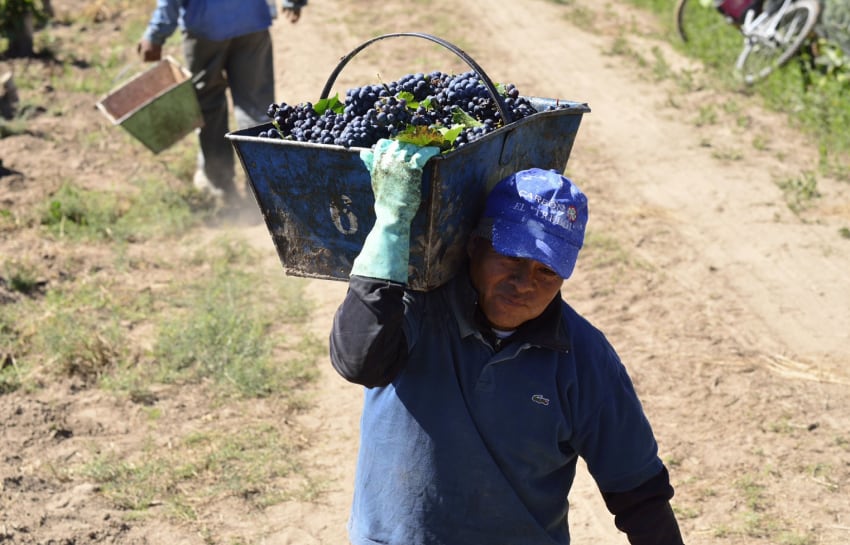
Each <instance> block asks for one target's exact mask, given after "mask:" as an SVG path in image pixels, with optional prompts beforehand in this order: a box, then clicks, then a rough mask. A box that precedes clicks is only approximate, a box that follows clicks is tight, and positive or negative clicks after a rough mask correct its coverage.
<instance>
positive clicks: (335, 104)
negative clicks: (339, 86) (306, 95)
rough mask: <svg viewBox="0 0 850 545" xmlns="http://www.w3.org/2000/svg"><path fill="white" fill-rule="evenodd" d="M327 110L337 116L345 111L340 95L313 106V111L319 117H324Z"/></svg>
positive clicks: (324, 99)
mask: <svg viewBox="0 0 850 545" xmlns="http://www.w3.org/2000/svg"><path fill="white" fill-rule="evenodd" d="M327 110H330V111H332V112H334V113H336V114H341V113H342V112H343V111H345V104H344V103H342V102H340V100H339V94H338V93H337V94H335V95H334V96H332V97H330V98H323V99H321V100H319V101H318V102H317V103H316V104H315V105H313V111H314V112H316V113H317V114H319V115H322V114H323V113H325V112H326V111H327Z"/></svg>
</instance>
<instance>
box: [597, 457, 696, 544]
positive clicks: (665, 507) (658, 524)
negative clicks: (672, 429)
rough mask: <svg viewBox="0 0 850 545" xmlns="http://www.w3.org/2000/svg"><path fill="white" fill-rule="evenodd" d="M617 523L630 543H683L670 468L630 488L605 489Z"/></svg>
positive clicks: (607, 502) (605, 496) (604, 496)
mask: <svg viewBox="0 0 850 545" xmlns="http://www.w3.org/2000/svg"><path fill="white" fill-rule="evenodd" d="M602 497H603V498H605V505H607V506H608V510H609V511H610V512H611V513H612V514H613V515H614V524H616V526H617V528H618V529H619V530H620V531H622V532H624V533H625V534H626V535H627V536H628V537H629V543H631V545H682V534H681V532H680V531H679V524H678V523H677V522H676V515H674V514H673V508H672V507H671V506H670V499H671V498H672V497H673V487H672V486H670V476H669V475H668V473H667V468H664V469H662V470H661V472H660V473H659V474H658V475H656V476H655V477H653V478H651V479H649V480H648V481H646V482H645V483H643V484H642V485H640V486H638V487H637V488H635V489H633V490H629V491H628V492H605V491H603V492H602Z"/></svg>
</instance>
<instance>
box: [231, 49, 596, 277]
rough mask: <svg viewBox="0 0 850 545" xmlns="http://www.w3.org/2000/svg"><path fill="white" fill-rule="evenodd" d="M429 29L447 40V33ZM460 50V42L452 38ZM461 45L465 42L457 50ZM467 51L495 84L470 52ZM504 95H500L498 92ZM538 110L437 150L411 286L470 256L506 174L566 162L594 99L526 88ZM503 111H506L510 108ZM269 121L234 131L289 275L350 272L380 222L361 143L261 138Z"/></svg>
mask: <svg viewBox="0 0 850 545" xmlns="http://www.w3.org/2000/svg"><path fill="white" fill-rule="evenodd" d="M398 35H399V34H392V35H385V36H379V37H378V38H374V39H372V40H370V41H369V42H366V43H365V44H363V45H362V46H360V47H359V48H358V49H356V50H354V51H353V52H352V53H350V54H349V56H348V57H345V58H343V60H342V61H341V63H340V66H338V67H337V70H336V71H335V72H334V74H332V75H331V78H330V79H329V81H328V84H327V85H326V86H325V89H324V91H323V92H322V96H321V98H327V94H328V92H329V90H330V87H331V85H332V84H333V81H334V79H335V77H336V75H337V74H338V73H339V71H340V69H341V67H342V66H343V65H344V64H345V63H346V62H347V61H348V60H349V59H350V58H351V56H353V55H354V54H356V52H357V51H359V50H361V49H362V48H363V47H365V46H366V45H368V44H370V43H372V42H374V41H376V40H378V39H382V38H385V37H389V36H398ZM403 35H412V36H419V37H423V38H427V39H429V40H432V41H437V43H441V44H442V45H447V44H446V43H445V42H444V41H442V40H440V39H439V38H434V37H432V36H429V35H422V34H403ZM447 47H449V48H450V49H452V48H453V47H454V46H451V44H448V45H447ZM452 50H453V51H455V53H458V52H459V51H460V50H457V49H456V48H453V49H452ZM458 54H460V55H461V56H462V57H463V58H464V60H465V61H467V64H469V65H470V66H471V67H472V68H473V70H475V71H476V72H477V73H478V75H479V76H480V77H481V79H482V80H483V81H485V83H486V84H487V85H488V87H490V88H491V94H493V93H495V88H494V86H493V84H492V82H490V80H489V78H488V77H487V75H486V74H484V72H483V71H482V70H481V69H480V68H479V67H478V66H477V64H475V63H474V61H472V60H471V59H469V58H468V57H466V56H465V54H463V53H462V52H460V53H458ZM494 98H496V100H497V102H500V101H501V99H500V98H499V97H498V95H495V96H494ZM527 98H528V99H529V100H530V101H531V102H532V105H533V106H534V108H535V110H537V112H538V113H535V114H532V115H530V116H527V117H524V118H522V119H520V120H518V121H516V122H507V123H505V125H504V126H502V127H501V128H499V129H497V130H495V131H493V132H491V133H489V134H487V135H485V136H484V137H482V138H480V139H479V140H476V141H474V142H472V143H470V144H467V145H465V146H463V147H461V148H460V149H458V150H456V151H453V152H451V153H447V154H443V155H439V156H436V157H433V158H432V159H430V160H429V161H428V163H426V165H425V168H424V170H423V175H422V204H421V206H420V208H419V210H418V212H417V213H416V216H415V217H414V219H413V223H412V226H411V240H410V263H409V268H408V271H409V278H408V286H409V287H410V288H412V289H415V290H419V291H428V290H431V289H434V288H436V287H438V286H440V285H442V284H443V283H445V282H446V281H447V280H449V279H450V278H451V277H452V276H453V275H454V274H455V273H456V271H457V269H458V267H459V266H460V265H461V264H462V263H463V261H464V259H465V252H466V240H467V238H468V236H469V233H470V231H471V230H472V229H473V228H474V226H475V225H474V224H475V222H476V221H477V218H478V216H479V215H480V213H481V211H482V210H483V205H484V199H485V197H486V195H487V193H488V192H489V190H490V189H491V188H492V187H493V185H495V184H496V183H497V182H498V181H499V180H501V179H502V178H504V177H506V176H508V175H509V174H511V173H513V172H516V171H517V170H522V169H526V168H531V167H539V168H544V169H556V170H558V171H563V169H564V168H565V167H566V164H567V159H568V158H569V156H570V152H571V150H572V146H573V142H574V140H575V137H576V133H577V131H578V127H579V123H580V122H581V118H582V115H583V114H584V113H587V112H589V111H590V109H589V108H588V106H587V104H584V103H578V102H571V101H564V100H555V99H548V98H537V97H527ZM555 104H559V105H561V106H566V108H563V109H558V110H551V111H544V110H545V109H546V108H547V107H549V106H552V105H555ZM503 116H504V111H503ZM271 126H272V124H271V123H268V124H265V125H260V126H256V127H251V128H248V129H243V130H240V131H236V132H232V133H229V134H228V135H227V138H228V139H230V140H231V143H232V144H233V146H234V148H235V149H236V152H237V154H238V156H239V159H240V161H241V162H242V166H243V168H244V169H245V172H246V175H247V178H248V181H249V184H250V187H251V188H252V191H253V193H254V197H255V198H256V200H257V203H258V204H259V207H260V210H261V211H262V214H263V217H264V219H265V222H266V226H267V227H268V230H269V233H270V234H271V237H272V241H273V242H274V245H275V248H276V249H277V252H278V255H279V257H280V260H281V263H282V265H283V268H284V271H285V273H286V274H291V275H295V276H305V277H313V278H323V279H330V280H348V275H349V273H350V271H351V266H352V263H353V261H354V258H355V257H357V255H358V254H359V252H360V249H361V248H362V246H363V242H364V240H365V238H366V235H367V234H368V233H369V230H370V229H371V228H372V226H373V225H374V223H375V214H374V211H373V206H374V197H373V194H372V186H371V179H370V175H369V171H368V170H367V169H366V166H365V165H364V164H363V162H362V161H361V160H360V150H361V149H362V148H344V147H341V146H334V145H323V144H312V143H304V142H296V141H286V140H279V139H269V138H259V137H258V136H257V135H258V134H259V133H260V132H261V131H263V130H268V129H269V128H271Z"/></svg>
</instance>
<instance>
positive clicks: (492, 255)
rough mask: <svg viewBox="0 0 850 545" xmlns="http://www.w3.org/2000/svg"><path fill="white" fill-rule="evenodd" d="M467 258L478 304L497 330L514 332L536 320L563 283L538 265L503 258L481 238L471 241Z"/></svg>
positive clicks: (543, 266) (526, 260)
mask: <svg viewBox="0 0 850 545" xmlns="http://www.w3.org/2000/svg"><path fill="white" fill-rule="evenodd" d="M469 257H470V265H469V270H470V275H471V277H472V285H473V286H474V287H475V289H476V290H477V291H478V304H479V305H480V306H481V310H482V311H483V312H484V316H485V317H486V318H487V320H488V321H489V322H490V325H491V326H493V327H494V328H496V329H503V330H512V329H516V328H517V327H519V326H520V325H521V324H523V323H524V322H527V321H528V320H531V319H532V318H536V317H537V316H539V315H540V314H541V313H542V312H543V311H544V310H546V307H547V306H549V303H551V302H552V299H553V298H554V297H555V295H556V294H557V293H558V291H559V290H560V289H561V285H562V284H563V283H564V280H563V279H562V278H561V277H560V276H558V274H557V273H556V272H555V271H553V270H552V269H550V268H549V267H547V266H546V265H544V264H542V263H540V262H539V261H534V260H531V259H523V258H518V257H507V256H504V255H502V254H500V253H498V252H497V251H496V250H494V249H493V245H492V244H491V243H490V241H489V240H487V239H484V238H479V237H472V239H471V240H470V242H469Z"/></svg>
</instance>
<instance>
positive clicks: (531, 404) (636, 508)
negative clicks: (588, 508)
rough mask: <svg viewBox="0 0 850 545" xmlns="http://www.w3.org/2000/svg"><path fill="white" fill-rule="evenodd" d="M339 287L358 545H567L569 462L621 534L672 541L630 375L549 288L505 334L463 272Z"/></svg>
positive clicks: (666, 494)
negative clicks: (590, 480) (354, 421)
mask: <svg viewBox="0 0 850 545" xmlns="http://www.w3.org/2000/svg"><path fill="white" fill-rule="evenodd" d="M349 286H350V288H349V293H348V295H347V296H346V299H345V301H344V302H343V304H342V305H341V307H340V309H339V311H338V312H337V315H336V317H335V319H334V327H333V331H332V333H331V361H332V363H333V365H334V367H335V368H336V370H337V371H338V372H339V373H340V374H341V375H342V376H343V377H344V378H346V379H347V380H350V381H352V382H357V383H360V384H364V385H366V386H367V387H369V389H368V390H367V391H366V397H365V404H364V408H363V415H362V420H361V441H360V453H359V457H358V462H357V474H356V480H355V494H354V502H353V507H352V512H351V517H350V521H349V534H350V539H351V542H352V543H353V544H354V545H375V544H379V543H380V544H385V545H386V544H388V545H457V544H464V545H493V544H499V543H505V544H510V545H566V544H568V543H569V542H570V538H569V529H568V524H567V513H568V501H567V495H568V494H569V491H570V488H571V486H572V482H573V479H574V476H575V470H576V462H577V459H578V457H579V456H581V457H582V458H583V459H584V460H585V461H586V462H587V465H588V468H589V470H590V472H591V474H592V475H593V477H594V478H595V480H596V482H597V484H598V485H599V488H600V490H601V491H602V492H603V496H604V497H605V500H606V502H607V504H608V506H609V509H612V512H614V514H615V515H616V516H617V517H618V519H617V525H618V527H620V528H621V530H623V531H624V532H626V533H627V534H629V537H630V539H633V540H632V543H641V544H643V543H658V544H661V543H663V544H669V545H677V544H680V543H681V536H680V535H679V531H678V526H677V525H676V521H675V517H674V516H673V513H672V510H671V509H670V506H669V499H670V497H672V494H673V491H672V488H671V487H670V486H669V480H668V477H667V472H666V470H665V468H664V466H663V464H662V462H661V460H660V459H659V458H658V455H657V445H656V441H655V438H654V436H653V433H652V430H651V428H650V425H649V422H648V421H647V419H646V417H645V416H644V412H643V410H642V408H641V404H640V402H639V401H638V398H637V396H636V394H635V392H634V389H633V387H632V383H631V381H630V379H629V377H628V375H627V373H626V370H625V368H624V367H623V365H622V364H621V363H620V360H619V358H618V357H617V354H616V353H615V351H614V349H613V348H612V347H611V345H610V344H609V343H608V341H607V340H606V339H605V337H604V336H603V334H602V333H601V332H600V331H598V330H597V329H596V328H594V327H593V326H592V325H591V324H589V323H588V322H587V321H586V320H584V319H583V318H582V317H580V316H579V315H578V314H577V313H576V312H575V311H574V310H573V309H572V308H570V307H569V306H568V305H567V304H566V303H564V302H563V301H562V300H561V299H560V297H557V298H556V299H555V300H554V301H553V302H552V304H551V305H550V306H549V308H547V309H546V311H545V312H544V313H543V315H541V316H540V317H539V318H537V319H535V320H532V321H531V322H528V323H526V324H524V325H523V326H521V328H520V329H519V330H518V331H517V332H516V333H514V335H513V336H511V337H510V338H508V339H506V340H504V341H502V340H498V339H496V338H495V337H493V336H490V335H489V334H488V330H487V329H486V328H482V327H481V324H482V322H481V319H480V311H477V306H476V298H477V295H476V294H475V291H474V290H473V289H472V287H471V285H470V284H469V279H468V277H467V276H466V275H464V274H461V275H459V277H458V278H456V279H454V280H453V281H452V282H450V283H449V284H447V285H445V286H443V287H441V288H440V289H438V290H435V291H433V292H427V293H421V292H405V291H404V289H403V287H402V286H400V285H396V284H393V283H387V282H386V281H383V282H382V281H374V280H369V279H363V278H359V277H352V278H351V281H350V284H349Z"/></svg>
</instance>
